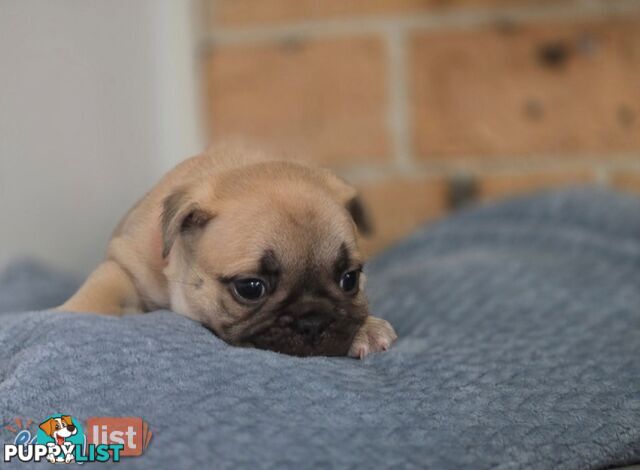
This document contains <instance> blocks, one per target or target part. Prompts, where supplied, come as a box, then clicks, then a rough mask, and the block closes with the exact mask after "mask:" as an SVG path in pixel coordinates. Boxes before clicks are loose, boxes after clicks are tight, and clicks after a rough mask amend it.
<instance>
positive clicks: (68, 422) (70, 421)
mask: <svg viewBox="0 0 640 470" xmlns="http://www.w3.org/2000/svg"><path fill="white" fill-rule="evenodd" d="M61 418H62V421H64V422H65V423H67V426H69V425H70V424H73V420H72V419H71V416H62V417H61Z"/></svg>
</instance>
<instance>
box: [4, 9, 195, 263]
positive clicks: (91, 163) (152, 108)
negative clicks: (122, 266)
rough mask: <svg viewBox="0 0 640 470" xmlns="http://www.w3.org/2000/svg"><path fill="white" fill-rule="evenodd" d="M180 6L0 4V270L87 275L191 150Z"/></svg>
mask: <svg viewBox="0 0 640 470" xmlns="http://www.w3.org/2000/svg"><path fill="white" fill-rule="evenodd" d="M192 21H193V5H192V3H191V2H190V1H189V0H179V1H174V0H134V1H131V0H116V1H84V0H57V1H55V2H50V1H36V0H0V265H2V264H5V263H6V262H7V261H8V260H10V259H13V258H16V257H20V256H27V255H28V256H36V257H38V258H42V259H45V260H47V261H49V262H50V263H52V264H54V265H56V266H62V267H64V268H67V269H71V270H75V271H77V272H80V273H86V272H88V271H89V270H90V269H91V268H92V267H93V265H95V264H96V263H97V262H98V261H99V260H100V258H101V257H102V255H103V253H104V249H105V246H106V242H107V240H108V237H109V234H110V233H111V230H112V229H113V227H115V225H116V224H117V222H118V219H119V217H120V216H121V215H122V214H123V213H124V212H125V211H126V209H127V208H128V207H129V206H130V205H131V204H133V203H134V202H135V201H136V200H137V199H138V198H139V197H140V196H141V195H142V194H143V193H144V192H145V191H146V190H147V189H148V188H149V187H150V186H151V185H152V184H153V182H154V181H155V180H156V179H157V178H158V177H159V176H160V175H161V174H162V173H163V172H164V171H166V170H167V169H168V168H170V167H171V166H173V165H174V164H175V163H176V162H178V161H180V160H181V159H182V158H183V157H185V156H187V155H191V154H194V153H197V152H198V151H199V150H200V148H201V142H200V139H199V132H198V113H197V106H196V103H197V86H196V82H195V77H196V71H195V70H194V67H195V65H194V64H195V61H194V54H195V51H196V49H195V47H194V44H195V42H194V37H193V36H194V34H195V31H196V30H197V28H194V27H193V24H192Z"/></svg>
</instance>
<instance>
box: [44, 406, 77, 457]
mask: <svg viewBox="0 0 640 470" xmlns="http://www.w3.org/2000/svg"><path fill="white" fill-rule="evenodd" d="M39 428H40V429H39V431H38V436H37V441H38V444H45V445H46V446H47V447H48V448H49V453H48V455H47V460H49V462H51V463H54V462H65V463H70V462H73V461H74V460H75V455H74V449H75V447H76V446H79V447H82V446H83V445H84V442H85V436H84V432H83V431H82V426H81V425H80V424H79V422H78V421H76V420H75V419H74V418H73V417H71V416H69V415H62V414H59V415H52V416H49V417H48V418H47V419H46V420H44V421H43V422H42V423H40V426H39Z"/></svg>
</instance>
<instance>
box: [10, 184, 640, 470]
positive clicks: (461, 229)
mask: <svg viewBox="0 0 640 470" xmlns="http://www.w3.org/2000/svg"><path fill="white" fill-rule="evenodd" d="M367 271H368V286H367V290H368V292H369V297H370V299H371V304H372V310H373V311H374V312H375V314H376V315H378V316H382V317H384V318H386V319H388V320H389V321H390V322H391V323H392V324H393V325H394V326H395V328H396V330H397V332H398V335H399V338H400V339H399V340H398V342H397V344H396V345H395V346H394V347H393V348H392V349H391V350H390V351H389V352H386V353H382V354H376V355H373V356H371V357H368V358H366V359H365V360H363V361H358V360H354V359H348V358H323V357H318V358H295V357H289V356H284V355H280V354H277V353H273V352H269V351H259V350H252V349H241V348H236V347H232V346H228V345H227V344H225V343H223V342H222V341H221V340H219V339H218V338H216V337H215V336H214V335H212V334H211V333H210V332H209V331H208V330H206V329H204V328H203V327H201V326H200V325H198V324H197V323H194V322H192V321H190V320H188V319H186V318H184V317H182V316H179V315H176V314H174V313H171V312H168V311H159V312H154V313H149V314H145V315H132V316H127V317H124V318H122V319H117V318H110V317H105V316H98V315H79V314H60V313H53V312H49V311H35V310H36V309H42V308H46V307H48V306H51V305H55V304H57V303H59V302H60V301H62V300H63V299H64V298H65V297H66V296H67V295H68V294H70V293H71V292H72V291H73V289H74V288H75V287H76V286H77V281H76V280H74V279H70V278H68V277H65V276H64V275H63V274H61V273H57V272H55V271H49V270H47V269H45V268H42V267H40V266H39V265H37V264H33V263H17V264H14V265H13V266H11V267H10V268H9V269H8V270H7V271H6V272H5V273H4V275H0V311H3V312H5V313H2V314H0V346H1V347H0V424H1V423H6V422H9V421H11V420H13V418H14V417H24V418H31V419H33V420H36V421H37V420H42V419H44V418H45V417H46V416H48V415H50V414H52V413H66V414H71V415H72V416H74V417H77V418H78V419H80V420H84V419H86V418H87V417H90V416H141V417H143V418H144V419H145V420H146V422H148V423H149V426H150V429H151V430H152V431H153V438H152V440H151V442H150V445H149V447H148V449H147V450H146V452H145V454H144V455H143V456H141V457H131V458H128V459H124V460H123V461H122V462H121V463H119V464H117V465H119V466H123V467H124V468H154V469H177V468H238V467H241V468H295V469H299V468H309V467H314V468H315V467H318V468H374V467H377V468H388V467H395V468H407V467H409V468H411V467H415V468H424V467H427V468H438V469H446V468H452V469H457V468H496V467H497V468H544V469H546V468H575V469H582V468H603V467H608V466H615V465H623V464H631V463H637V462H640V200H639V199H635V198H632V197H628V196H622V195H618V194H614V193H608V192H601V191H595V190H574V191H569V192H560V193H552V194H541V195H537V196H532V197H529V198H523V199H519V200H514V201H510V202H507V203H503V204H500V205H496V206H491V207H486V208H479V209H473V210H467V211H463V212H461V213H459V214H457V215H455V216H453V217H451V218H449V219H447V220H445V221H442V222H440V223H438V224H436V225H434V226H431V227H426V228H424V229H422V230H420V231H419V232H417V233H416V234H414V235H413V236H412V237H410V238H409V239H407V240H405V241H404V242H402V243H400V244H399V245H398V246H396V247H394V248H392V249H390V250H388V251H387V252H386V253H384V254H383V255H381V256H379V257H377V258H376V259H375V260H373V261H372V262H371V263H370V264H369V265H368V268H367ZM26 310H29V312H26ZM7 434H8V433H7V432H6V430H5V431H4V432H3V433H2V434H0V437H1V436H5V439H6V438H7V437H6V436H7ZM3 465H4V464H3ZM46 465H48V464H46ZM90 466H93V465H90ZM16 468H29V464H16Z"/></svg>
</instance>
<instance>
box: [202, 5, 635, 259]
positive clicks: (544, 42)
mask: <svg viewBox="0 0 640 470" xmlns="http://www.w3.org/2000/svg"><path fill="white" fill-rule="evenodd" d="M202 11H203V21H204V23H205V24H206V35H205V37H204V38H203V48H202V50H203V65H204V66H203V69H202V73H203V75H204V87H205V93H204V96H205V114H206V116H207V128H208V129H209V130H210V135H211V137H212V138H213V139H216V138H221V137H227V136H238V135H242V136H247V137H249V138H251V139H254V140H257V141H259V142H263V143H265V144H268V145H271V146H275V147H277V148H279V149H284V150H286V151H288V152H289V153H292V154H295V155H304V156H306V157H307V158H311V159H313V160H314V161H316V162H318V163H320V164H322V165H325V166H329V167H332V168H334V169H335V170H336V171H338V172H339V173H341V174H343V175H344V176H345V177H347V178H348V179H350V180H351V181H353V182H354V183H356V185H357V186H359V188H360V189H361V191H362V194H363V196H364V198H365V200H366V201H367V202H368V204H369V206H370V208H371V211H372V214H373V217H374V220H375V222H376V228H377V231H376V235H375V237H374V238H373V239H372V240H370V241H369V243H368V246H367V249H368V250H369V251H370V252H372V251H376V250H378V249H380V248H381V247H383V246H385V245H387V244H389V243H390V242H392V241H394V240H396V239H398V238H399V237H401V236H402V235H404V234H406V233H407V232H409V231H410V230H412V229H413V228H415V227H416V226H418V225H420V224H421V223H423V222H424V221H426V220H430V219H433V218H435V217H439V216H442V215H443V214H445V213H447V212H448V211H449V210H451V208H452V207H454V206H457V205H459V204H460V203H464V202H465V201H467V200H469V199H470V198H477V199H479V200H481V201H486V200H493V199H497V198H502V197H506V196H509V195H513V194H517V193H521V192H527V191H533V190H537V189H541V188H549V187H558V186H566V185H572V184H584V183H592V184H599V185H612V186H617V187H619V188H622V189H625V190H640V0H555V1H553V0H511V1H508V0H206V1H204V8H203V9H202Z"/></svg>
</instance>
